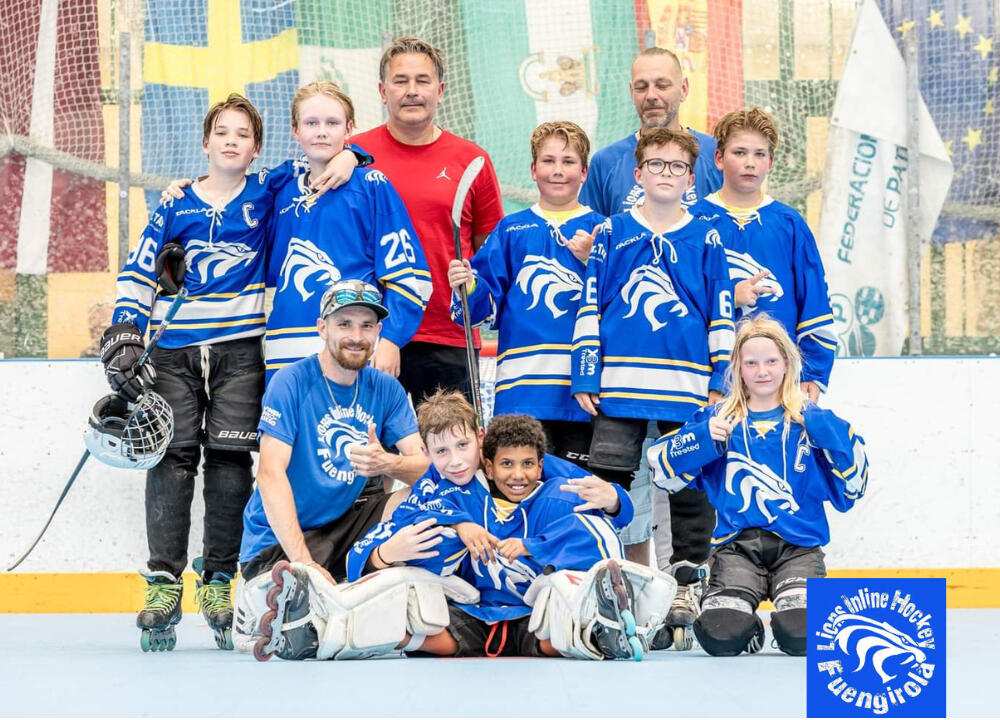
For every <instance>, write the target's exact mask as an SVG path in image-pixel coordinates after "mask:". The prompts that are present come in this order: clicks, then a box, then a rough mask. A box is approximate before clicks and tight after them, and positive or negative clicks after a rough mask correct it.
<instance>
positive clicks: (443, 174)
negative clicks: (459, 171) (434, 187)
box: [434, 165, 451, 180]
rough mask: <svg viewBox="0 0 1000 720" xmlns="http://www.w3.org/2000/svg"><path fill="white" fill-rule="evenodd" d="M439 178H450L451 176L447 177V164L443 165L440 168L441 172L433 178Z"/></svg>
mask: <svg viewBox="0 0 1000 720" xmlns="http://www.w3.org/2000/svg"><path fill="white" fill-rule="evenodd" d="M441 178H444V179H445V180H451V178H450V177H448V166H447V165H445V166H444V167H443V168H441V172H439V173H438V174H437V177H436V178H434V179H435V180H440V179H441Z"/></svg>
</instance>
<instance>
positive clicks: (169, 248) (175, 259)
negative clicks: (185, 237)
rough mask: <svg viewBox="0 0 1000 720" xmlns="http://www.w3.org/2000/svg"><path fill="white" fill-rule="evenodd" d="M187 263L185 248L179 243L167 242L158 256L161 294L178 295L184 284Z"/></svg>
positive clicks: (157, 277) (157, 268) (157, 275)
mask: <svg viewBox="0 0 1000 720" xmlns="http://www.w3.org/2000/svg"><path fill="white" fill-rule="evenodd" d="M185 273H187V263H186V262H185V261H184V248H183V247H181V246H180V244H179V243H173V242H172V243H167V244H166V245H164V246H163V249H162V250H160V254H159V255H157V256H156V282H158V283H159V284H160V295H176V294H177V291H178V290H180V289H181V285H183V284H184V275H185Z"/></svg>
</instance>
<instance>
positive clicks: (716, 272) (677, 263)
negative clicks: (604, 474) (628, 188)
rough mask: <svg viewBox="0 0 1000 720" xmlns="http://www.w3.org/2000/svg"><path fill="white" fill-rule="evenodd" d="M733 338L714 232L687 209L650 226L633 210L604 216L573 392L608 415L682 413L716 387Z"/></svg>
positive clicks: (578, 333) (669, 416)
mask: <svg viewBox="0 0 1000 720" xmlns="http://www.w3.org/2000/svg"><path fill="white" fill-rule="evenodd" d="M733 339H734V325H733V319H732V286H731V285H730V283H729V278H728V274H727V270H726V258H725V253H724V251H723V249H722V243H721V242H720V241H719V234H718V232H716V231H715V230H714V229H713V228H712V226H711V225H709V224H707V223H705V222H703V221H701V220H697V219H695V218H693V217H692V216H691V215H689V214H686V215H685V216H684V219H683V220H681V221H680V222H679V223H677V225H675V226H674V227H673V228H671V229H669V230H668V231H666V232H664V233H663V234H660V235H657V234H655V233H654V232H653V231H652V230H651V229H650V228H649V225H648V224H647V223H646V220H645V218H643V216H642V214H641V213H640V212H639V211H638V210H637V209H633V210H630V211H628V212H626V213H622V214H620V215H614V216H612V217H611V218H609V219H608V221H607V223H606V224H605V226H604V227H603V228H602V230H601V232H599V233H598V235H597V238H596V239H595V241H594V249H593V251H592V252H591V254H590V260H589V262H588V263H587V275H586V284H585V295H584V300H582V301H581V303H580V309H579V311H578V313H577V319H576V327H575V330H574V333H573V350H572V358H573V363H572V373H573V385H572V391H573V393H578V392H587V393H598V394H599V396H600V400H601V403H600V407H601V411H602V412H603V413H605V414H607V415H608V416H610V417H623V418H644V419H649V420H670V421H674V422H679V421H684V420H687V419H688V418H689V417H690V416H691V413H692V412H693V411H694V410H696V409H697V408H699V407H701V406H702V405H704V404H705V403H706V402H707V399H708V391H709V390H717V391H719V392H722V391H723V386H724V376H725V372H726V368H727V367H728V366H729V355H730V352H731V350H732V346H733Z"/></svg>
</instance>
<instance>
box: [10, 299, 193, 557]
mask: <svg viewBox="0 0 1000 720" xmlns="http://www.w3.org/2000/svg"><path fill="white" fill-rule="evenodd" d="M187 294H188V292H187V288H184V287H182V288H181V289H180V290H178V291H177V296H176V297H175V298H174V300H173V302H172V303H170V307H168V308H167V313H166V315H164V316H163V322H161V323H160V327H158V328H156V332H155V333H154V334H153V337H151V338H150V339H149V344H148V345H147V346H146V349H145V350H144V351H143V353H142V355H140V356H139V360H138V362H136V364H135V369H136V370H138V369H139V368H141V367H142V366H143V365H145V364H146V361H147V360H149V355H150V353H152V352H153V348H155V347H156V345H157V343H159V342H160V338H161V337H163V331H164V330H165V329H166V328H167V325H169V324H170V321H171V320H173V319H174V315H176V314H177V311H178V310H179V309H180V307H181V304H182V303H183V302H184V298H186V297H187ZM89 457H90V450H84V451H83V455H81V456H80V461H79V462H77V464H76V468H74V469H73V474H72V475H70V476H69V482H67V483H66V487H64V488H63V491H62V494H61V495H59V499H58V500H56V506H55V507H54V508H52V513H51V514H50V515H49V519H48V520H46V521H45V526H44V527H43V528H42V531H41V532H40V533H38V536H37V537H36V538H35V541H34V542H33V543H31V547H29V548H28V549H27V550H25V551H24V554H23V555H21V557H19V558H18V559H17V560H15V561H14V564H13V565H11V566H10V567H9V568H7V572H10V571H12V570H14V569H15V568H16V567H17V566H18V565H20V564H21V563H22V562H24V560H25V559H26V558H27V557H28V556H29V555H30V554H31V551H32V550H34V549H35V546H36V545H38V543H39V541H40V540H41V539H42V536H43V535H45V531H46V530H48V529H49V525H51V524H52V519H53V518H54V517H55V516H56V513H57V512H58V511H59V506H60V505H62V502H63V500H65V499H66V494H67V493H69V489H70V488H71V487H73V483H75V482H76V477H77V475H79V474H80V471H81V470H82V469H83V466H84V465H85V464H86V463H87V458H89Z"/></svg>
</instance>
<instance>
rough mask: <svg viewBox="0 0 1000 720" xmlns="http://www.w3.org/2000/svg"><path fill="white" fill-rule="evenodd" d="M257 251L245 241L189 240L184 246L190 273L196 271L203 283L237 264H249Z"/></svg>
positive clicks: (218, 276) (223, 273)
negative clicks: (212, 241) (213, 241)
mask: <svg viewBox="0 0 1000 720" xmlns="http://www.w3.org/2000/svg"><path fill="white" fill-rule="evenodd" d="M255 257H257V252H256V251H255V250H251V249H250V246H249V245H246V244H244V243H210V242H208V241H205V240H188V241H187V243H186V244H185V246H184V262H185V264H186V265H187V268H188V273H195V274H196V275H197V277H198V282H200V283H201V284H202V285H204V284H205V283H207V282H208V281H209V280H213V279H215V278H220V277H222V276H223V275H225V274H226V273H227V272H229V271H230V270H231V269H233V268H234V267H236V266H237V265H246V266H249V265H250V263H252V262H253V260H254V258H255Z"/></svg>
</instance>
